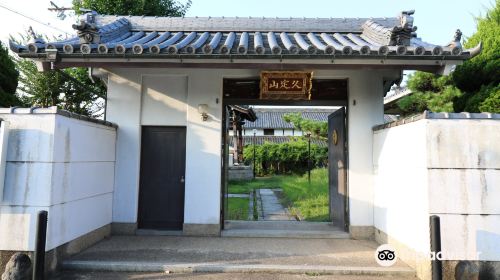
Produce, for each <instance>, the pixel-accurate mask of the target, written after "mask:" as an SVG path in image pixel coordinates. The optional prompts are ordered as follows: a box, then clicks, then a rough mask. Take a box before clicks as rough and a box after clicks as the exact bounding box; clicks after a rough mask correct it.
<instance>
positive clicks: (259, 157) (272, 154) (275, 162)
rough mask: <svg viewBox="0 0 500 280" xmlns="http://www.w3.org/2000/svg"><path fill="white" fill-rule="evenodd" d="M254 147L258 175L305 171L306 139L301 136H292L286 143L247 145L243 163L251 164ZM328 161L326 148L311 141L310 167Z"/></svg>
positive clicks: (325, 163)
mask: <svg viewBox="0 0 500 280" xmlns="http://www.w3.org/2000/svg"><path fill="white" fill-rule="evenodd" d="M254 148H255V161H256V164H255V165H256V172H257V175H258V176H263V175H269V174H290V173H296V174H303V173H304V172H306V171H307V159H308V141H307V140H306V139H303V138H302V137H296V138H292V140H291V141H290V142H287V143H281V144H276V143H270V142H266V143H264V144H262V145H256V146H254V145H247V146H246V147H245V149H244V152H243V157H244V159H245V164H247V165H251V164H253V154H254ZM327 163H328V149H327V148H326V147H323V148H322V147H320V146H318V145H315V144H312V143H311V169H314V168H315V167H324V166H326V165H327Z"/></svg>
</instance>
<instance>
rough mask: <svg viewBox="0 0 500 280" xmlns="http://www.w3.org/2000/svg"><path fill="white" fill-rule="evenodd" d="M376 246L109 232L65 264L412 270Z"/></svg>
mask: <svg viewBox="0 0 500 280" xmlns="http://www.w3.org/2000/svg"><path fill="white" fill-rule="evenodd" d="M377 246H378V245H377V243H375V242H373V241H366V240H351V239H294V238H283V239H279V238H220V237H210V238H209V237H169V236H113V237H111V238H109V239H106V240H104V241H101V242H100V243H98V244H97V245H95V246H93V247H91V248H89V249H87V250H85V251H83V252H82V253H80V254H78V255H76V256H74V257H73V258H72V259H70V260H67V261H65V262H64V263H63V268H64V269H65V270H69V271H83V272H84V273H89V272H90V271H108V272H127V271H134V272H141V271H142V272H148V273H153V272H164V271H169V272H170V273H173V274H176V275H178V274H179V273H193V272H196V273H221V272H224V273H252V274H253V273H256V274H259V273H260V274H263V273H277V274H290V275H304V274H318V273H322V274H334V275H357V276H360V275H364V276H400V278H398V279H403V277H410V278H411V277H413V276H414V275H415V273H414V271H413V270H411V269H410V268H409V267H408V266H407V265H406V264H405V263H403V262H401V261H398V262H397V263H396V264H395V265H394V266H392V267H389V268H387V267H381V266H379V265H378V264H377V263H376V261H375V253H374V252H375V249H376V248H377ZM153 279H155V278H153ZM158 279H161V278H158ZM221 279H224V278H221ZM404 279H408V278H404Z"/></svg>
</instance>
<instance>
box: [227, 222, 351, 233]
mask: <svg viewBox="0 0 500 280" xmlns="http://www.w3.org/2000/svg"><path fill="white" fill-rule="evenodd" d="M224 229H228V230H229V229H269V230H312V231H317V230H324V231H332V230H337V231H342V230H341V229H340V228H339V227H336V226H334V225H333V224H332V223H330V222H304V221H226V222H225V223H224Z"/></svg>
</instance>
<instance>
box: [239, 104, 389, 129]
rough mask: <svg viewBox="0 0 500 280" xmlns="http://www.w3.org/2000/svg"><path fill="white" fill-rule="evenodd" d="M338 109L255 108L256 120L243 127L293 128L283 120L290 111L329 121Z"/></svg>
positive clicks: (306, 116)
mask: <svg viewBox="0 0 500 280" xmlns="http://www.w3.org/2000/svg"><path fill="white" fill-rule="evenodd" d="M335 110H337V109H316V108H301V109H298V108H283V109H281V108H272V109H271V108H253V111H254V112H255V114H256V115H257V120H256V121H255V122H250V121H245V125H243V129H254V128H260V129H263V128H269V129H293V128H294V126H293V124H291V123H288V122H286V121H285V120H283V116H284V115H285V114H289V113H300V114H301V115H302V117H303V118H305V119H309V120H314V121H321V122H327V121H328V116H329V115H330V114H331V113H333V112H335ZM397 119H398V117H397V116H396V115H387V114H385V115H384V123H388V122H393V121H396V120H397Z"/></svg>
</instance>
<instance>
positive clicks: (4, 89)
mask: <svg viewBox="0 0 500 280" xmlns="http://www.w3.org/2000/svg"><path fill="white" fill-rule="evenodd" d="M18 77H19V72H17V70H16V65H15V63H14V61H12V58H11V57H10V56H9V52H8V50H7V48H4V47H3V45H2V42H0V107H11V106H16V105H19V99H18V98H17V96H16V88H17V81H18Z"/></svg>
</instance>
